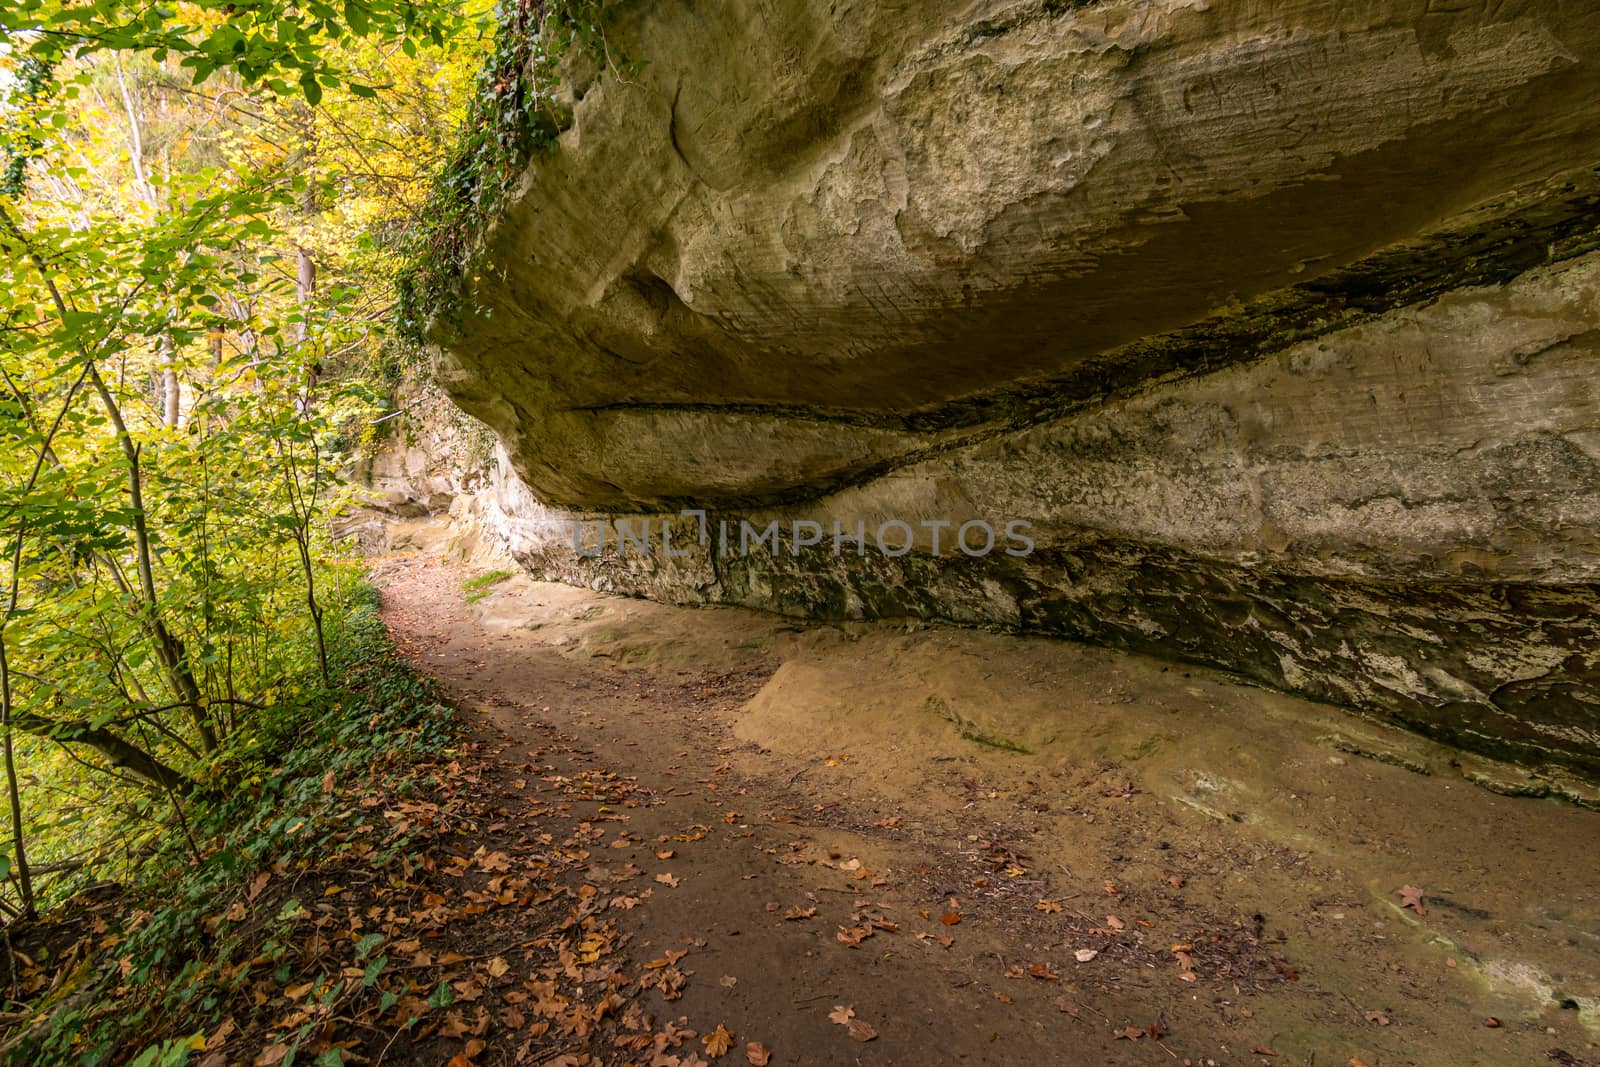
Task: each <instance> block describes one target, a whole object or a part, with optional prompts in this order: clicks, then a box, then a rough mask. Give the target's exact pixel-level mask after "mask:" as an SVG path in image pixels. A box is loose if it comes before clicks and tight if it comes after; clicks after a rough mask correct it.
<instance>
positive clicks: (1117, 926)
mask: <svg viewBox="0 0 1600 1067" xmlns="http://www.w3.org/2000/svg"><path fill="white" fill-rule="evenodd" d="M1106 925H1107V926H1109V927H1111V929H1113V930H1124V929H1126V928H1127V926H1128V924H1127V923H1125V922H1123V921H1122V920H1121V919H1119V918H1117V917H1116V916H1115V915H1107V916H1106Z"/></svg>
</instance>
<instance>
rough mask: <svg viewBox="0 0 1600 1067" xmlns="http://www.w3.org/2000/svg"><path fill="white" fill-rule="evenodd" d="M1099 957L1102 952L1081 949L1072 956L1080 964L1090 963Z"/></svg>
mask: <svg viewBox="0 0 1600 1067" xmlns="http://www.w3.org/2000/svg"><path fill="white" fill-rule="evenodd" d="M1098 955H1100V951H1099V950H1098V949H1093V948H1080V949H1079V950H1078V951H1076V952H1074V953H1073V954H1072V956H1073V958H1074V959H1076V960H1077V961H1078V962H1079V963H1088V962H1089V961H1090V960H1092V959H1094V958H1095V957H1096V956H1098Z"/></svg>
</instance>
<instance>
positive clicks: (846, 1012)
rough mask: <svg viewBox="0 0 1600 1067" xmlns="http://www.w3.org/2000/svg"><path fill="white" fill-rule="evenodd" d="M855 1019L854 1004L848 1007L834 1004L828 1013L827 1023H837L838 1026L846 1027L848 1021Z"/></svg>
mask: <svg viewBox="0 0 1600 1067" xmlns="http://www.w3.org/2000/svg"><path fill="white" fill-rule="evenodd" d="M855 1017H856V1006H855V1005H854V1004H851V1005H848V1006H846V1005H844V1004H835V1005H834V1006H833V1010H832V1011H830V1012H829V1013H828V1021H829V1022H831V1023H838V1024H839V1025H840V1026H845V1025H847V1024H848V1023H849V1022H850V1020H851V1019H854V1018H855Z"/></svg>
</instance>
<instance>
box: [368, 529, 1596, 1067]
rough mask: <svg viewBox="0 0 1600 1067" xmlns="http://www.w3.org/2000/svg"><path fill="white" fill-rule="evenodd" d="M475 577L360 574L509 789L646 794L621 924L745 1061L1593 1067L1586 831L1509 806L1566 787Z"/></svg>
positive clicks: (1582, 818) (1241, 696)
mask: <svg viewBox="0 0 1600 1067" xmlns="http://www.w3.org/2000/svg"><path fill="white" fill-rule="evenodd" d="M484 569H486V567H484V566H479V567H477V568H474V567H471V566H462V565H457V564H450V563H446V562H443V561H442V560H440V559H439V558H438V557H436V556H433V555H430V554H426V553H409V554H408V553H397V554H392V555H390V556H387V557H384V558H382V559H380V560H377V561H375V564H374V573H375V575H376V579H377V581H378V583H379V584H380V586H381V587H382V589H383V592H384V602H385V613H386V618H387V619H388V621H389V623H390V626H391V628H392V629H393V631H394V633H395V634H396V637H397V639H398V640H399V641H400V642H401V644H402V645H403V646H404V647H405V648H406V649H407V650H408V652H409V653H410V654H411V655H412V656H413V657H414V658H415V660H416V662H418V663H419V664H420V665H421V666H423V667H424V668H425V669H426V670H428V671H429V672H430V673H432V674H434V675H435V676H436V677H438V678H439V679H440V680H441V681H442V682H443V683H444V684H445V685H446V686H447V687H448V688H449V689H450V690H451V691H452V692H453V693H454V694H455V695H456V696H457V697H458V698H459V699H460V700H461V702H462V706H463V707H464V708H466V709H468V714H470V715H471V716H475V717H478V718H477V719H476V721H477V722H478V725H479V728H480V729H482V730H488V731H491V732H494V733H496V734H497V735H501V736H502V737H503V738H504V739H505V740H507V741H509V742H510V743H509V744H508V745H507V746H506V747H505V754H504V755H502V756H501V757H498V758H501V759H507V760H512V759H515V758H516V754H517V750H518V746H519V745H534V744H536V743H538V739H539V738H541V737H544V736H547V734H548V731H549V730H551V729H555V730H560V731H564V732H565V733H566V734H568V735H570V736H573V737H576V738H578V739H580V741H581V744H582V746H583V748H584V750H585V751H586V752H587V753H589V754H590V755H591V756H592V759H593V760H594V761H595V764H596V766H603V767H605V768H607V769H608V770H609V771H610V772H612V773H617V774H622V775H626V776H630V777H636V778H637V780H638V782H639V783H640V784H641V785H642V786H644V787H647V788H648V789H649V790H651V791H652V793H653V795H654V796H655V797H656V798H657V802H656V803H654V804H652V805H649V806H647V807H643V808H641V809H640V810H637V811H632V812H629V813H628V814H627V818H628V819H629V828H630V831H631V834H632V836H633V837H634V838H635V839H636V843H635V845H634V847H631V848H630V847H624V848H621V849H619V850H618V851H617V852H616V854H615V855H614V856H612V857H610V858H611V859H612V860H613V861H615V862H618V863H621V862H631V863H636V864H638V865H639V866H640V867H641V868H643V869H644V870H645V871H646V872H647V873H649V874H650V875H652V876H654V875H656V874H666V875H670V876H671V879H670V880H669V881H658V882H656V884H654V890H655V891H654V892H652V893H650V894H649V897H648V899H646V900H645V901H644V902H643V903H642V904H641V905H640V906H639V907H637V908H633V909H631V910H628V911H626V912H625V913H623V914H622V917H621V921H622V922H623V924H624V925H626V926H627V927H628V928H629V929H630V931H631V932H632V934H633V935H634V944H635V946H636V949H637V951H638V952H640V953H643V954H646V955H648V954H650V953H652V952H659V951H662V950H663V947H671V946H685V947H692V949H693V957H692V962H693V963H694V964H695V966H694V969H693V973H692V975H691V976H690V978H689V981H688V983H687V985H686V987H685V989H684V991H683V995H682V997H681V999H678V1000H675V1001H674V1003H672V1004H670V1005H665V1004H664V1005H659V1006H658V1007H660V1008H661V1009H663V1014H666V1015H667V1016H669V1017H670V1016H675V1015H680V1014H681V1015H684V1016H686V1017H687V1018H688V1019H689V1020H690V1022H691V1024H694V1025H696V1026H697V1027H698V1028H699V1029H701V1030H702V1032H707V1031H710V1030H711V1029H712V1028H713V1027H715V1026H716V1025H719V1024H721V1025H724V1026H726V1028H727V1029H728V1030H729V1031H732V1032H734V1033H735V1034H737V1035H738V1038H737V1043H736V1045H735V1049H734V1051H733V1052H731V1053H729V1054H728V1057H727V1058H726V1059H724V1060H723V1061H722V1062H724V1063H732V1062H739V1063H741V1064H742V1063H744V1062H747V1061H746V1057H745V1043H746V1042H747V1041H757V1042H760V1043H762V1044H764V1045H765V1046H767V1047H768V1048H770V1049H771V1050H772V1059H771V1062H772V1063H774V1064H787V1063H813V1064H835V1063H863V1064H870V1063H905V1064H928V1063H1049V1064H1067V1065H1076V1064H1123V1063H1128V1064H1136V1063H1137V1064H1159V1063H1193V1064H1207V1063H1216V1064H1256V1063H1269V1064H1294V1065H1297V1067H1298V1065H1321V1067H1328V1065H1337V1067H1344V1065H1366V1067H1379V1065H1391V1064H1427V1065H1436V1064H1437V1065H1445V1064H1448V1065H1461V1064H1536V1063H1566V1064H1574V1063H1580V1064H1581V1063H1589V1064H1594V1063H1600V861H1597V859H1596V856H1597V846H1600V812H1596V811H1593V810H1586V809H1584V808H1583V807H1580V806H1578V805H1577V804H1573V803H1569V802H1567V801H1565V800H1558V799H1551V798H1548V797H1545V798H1540V797H1536V796H1526V795H1524V796H1509V795H1504V791H1505V790H1511V791H1521V792H1524V793H1539V792H1548V791H1549V790H1550V789H1551V788H1552V783H1547V782H1542V781H1538V780H1530V779H1528V778H1527V776H1526V775H1519V774H1517V773H1514V772H1512V771H1509V770H1507V769H1506V768H1500V767H1496V766H1493V765H1490V764H1487V763H1483V762H1481V761H1463V760H1461V759H1459V758H1453V754H1452V753H1451V752H1450V751H1448V750H1445V749H1442V748H1439V747H1437V746H1433V745H1431V744H1428V743H1426V742H1422V741H1419V740H1418V739H1416V738H1414V737H1411V736H1410V735H1406V734H1403V733H1400V732H1398V731H1392V730H1389V729H1387V728H1384V727H1382V726H1379V725H1377V724H1373V723H1370V722H1366V721H1363V720H1361V719H1358V718H1356V717H1354V716H1351V715H1349V714H1347V713H1344V712H1341V711H1339V710H1338V709H1334V708H1329V707H1325V706H1320V705H1316V704H1311V703H1308V702H1305V701H1299V700H1295V699H1292V698H1289V697H1285V696H1283V695H1281V694H1276V693H1271V692H1267V691H1263V690H1260V689H1255V688H1250V687H1246V686H1243V685H1240V684H1238V683H1237V682H1236V681H1233V680H1230V679H1229V678H1227V677H1225V676H1222V675H1219V674H1214V673H1210V672H1206V671H1200V670H1193V669H1187V668H1180V667H1174V666H1171V665H1168V664H1163V663H1161V662H1159V661H1155V660H1151V659H1147V658H1143V657H1137V656H1130V655H1125V654H1120V653H1114V652H1108V651H1105V650H1099V649H1092V648H1087V647H1083V646H1078V645H1073V644H1069V643H1065V642H1058V641H1046V640H1030V639H1020V638H1013V637H1001V636H995V635H989V634H982V633H974V632H968V631H953V630H944V629H937V628H926V627H922V626H920V625H909V626H907V625H889V624H873V625H867V624H860V625H846V626H826V625H808V624H800V623H796V622H794V621H792V620H786V619H782V618H778V617H775V616H769V615H763V614H759V613H754V612H746V611H740V610H735V609H681V608H672V607H668V606H663V605H658V604H652V603H648V602H644V601H637V600H629V599H623V598H615V597H609V596H605V595H601V594H597V593H592V592H589V591H586V590H579V589H573V588H570V587H566V586H559V585H548V584H540V583H534V582H531V581H528V580H526V579H524V578H521V577H514V578H510V579H507V580H504V581H501V582H499V583H497V584H494V585H492V586H490V587H489V588H488V590H487V595H482V593H483V591H478V592H473V593H469V592H468V591H466V590H465V589H464V588H463V587H464V584H465V582H466V581H467V580H469V579H470V578H472V577H473V576H474V575H475V574H476V573H479V572H481V571H482V570H484ZM469 601H470V602H469ZM1484 782H1488V783H1491V784H1493V785H1494V786H1495V788H1496V789H1499V790H1502V792H1494V791H1491V790H1490V789H1488V788H1485V787H1484V785H1482V784H1480V783H1484ZM1556 788H1557V789H1558V790H1559V789H1560V788H1561V787H1560V786H1559V784H1556ZM667 853H670V856H669V857H668V858H665V859H662V858H658V854H667ZM670 881H676V884H675V885H673V884H670ZM1402 887H1413V888H1415V889H1417V890H1420V897H1421V907H1420V908H1418V907H1411V906H1406V905H1407V898H1406V896H1405V895H1404V894H1403V893H1402V892H1401V889H1402ZM812 909H814V911H813V910H812ZM683 966H685V967H687V966H688V964H687V963H685V964H684V965H683ZM837 1006H850V1007H853V1009H854V1013H855V1018H854V1020H853V1021H855V1022H856V1023H857V1027H856V1030H857V1032H856V1037H857V1038H858V1037H860V1036H865V1031H863V1030H862V1029H861V1027H860V1025H859V1024H860V1023H866V1024H867V1025H868V1026H869V1027H870V1028H872V1029H873V1030H875V1031H876V1036H875V1037H873V1038H872V1039H871V1040H868V1041H860V1040H856V1039H853V1038H852V1035H851V1033H850V1028H849V1027H848V1026H847V1025H844V1024H841V1023H838V1022H836V1021H833V1020H830V1018H829V1015H830V1013H831V1012H833V1011H834V1009H835V1008H836V1007H837ZM590 1051H592V1052H593V1053H594V1055H595V1056H597V1057H598V1059H599V1061H600V1062H610V1060H611V1059H614V1058H616V1055H615V1054H614V1051H613V1050H609V1049H593V1050H590ZM685 1062H688V1061H685Z"/></svg>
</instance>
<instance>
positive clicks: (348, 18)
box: [344, 0, 372, 37]
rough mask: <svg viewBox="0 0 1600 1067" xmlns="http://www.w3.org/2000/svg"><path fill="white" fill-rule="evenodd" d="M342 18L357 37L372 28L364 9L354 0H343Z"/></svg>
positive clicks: (362, 35)
mask: <svg viewBox="0 0 1600 1067" xmlns="http://www.w3.org/2000/svg"><path fill="white" fill-rule="evenodd" d="M344 20H345V22H346V23H348V24H349V26H350V31H351V32H352V33H354V34H355V35H356V36H357V37H365V36H366V35H367V34H368V33H369V32H370V31H371V30H372V24H371V23H370V22H369V21H368V20H367V12H366V10H365V9H364V8H363V7H362V6H361V5H360V4H359V3H356V2H355V0H345V5H344Z"/></svg>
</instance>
